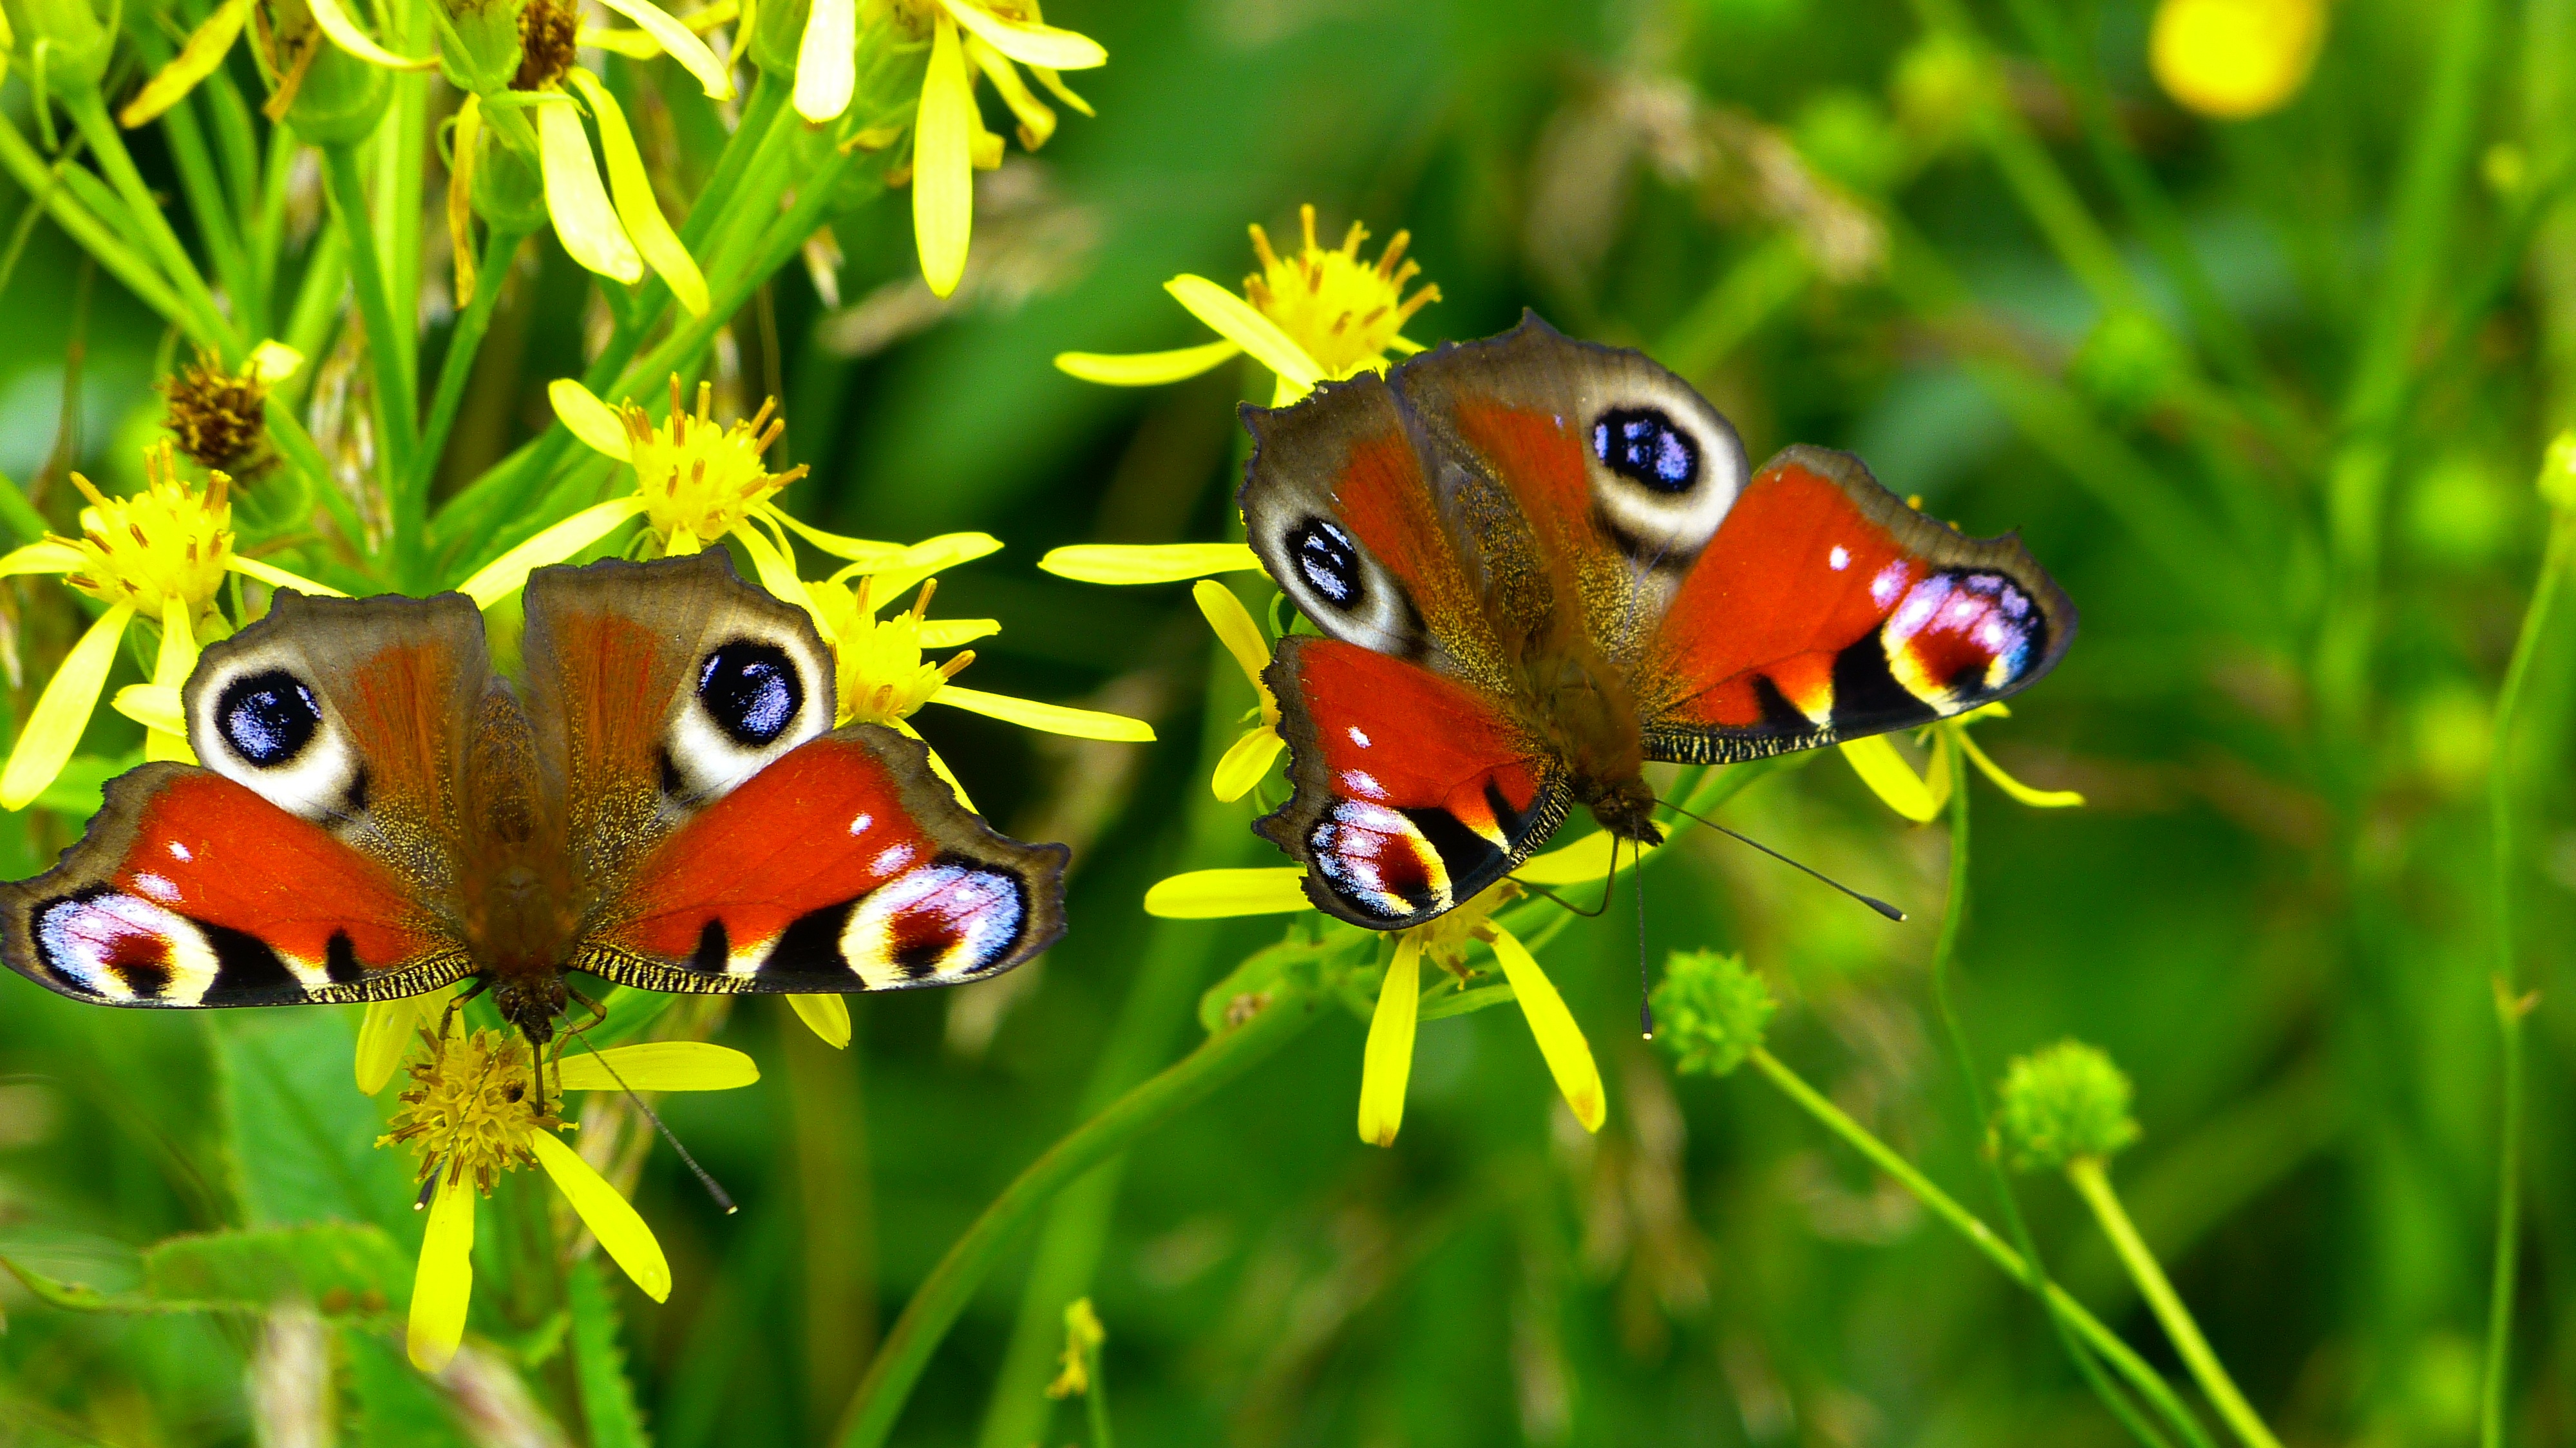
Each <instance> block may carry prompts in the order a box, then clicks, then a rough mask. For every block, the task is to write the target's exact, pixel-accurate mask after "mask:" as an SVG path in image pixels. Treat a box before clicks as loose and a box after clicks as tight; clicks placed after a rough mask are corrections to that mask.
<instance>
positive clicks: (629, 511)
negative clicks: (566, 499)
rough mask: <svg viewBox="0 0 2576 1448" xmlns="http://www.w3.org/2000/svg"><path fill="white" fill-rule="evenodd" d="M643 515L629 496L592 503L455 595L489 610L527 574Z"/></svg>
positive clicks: (505, 556)
mask: <svg viewBox="0 0 2576 1448" xmlns="http://www.w3.org/2000/svg"><path fill="white" fill-rule="evenodd" d="M643 511H644V500H643V499H642V498H639V497H637V496H635V495H634V494H632V493H629V494H628V495H626V496H625V497H623V498H611V499H610V500H608V501H607V502H605V503H595V504H593V505H591V506H590V507H587V508H584V509H582V510H581V511H580V512H578V513H575V514H573V515H572V516H571V517H569V518H566V519H564V520H563V521H562V522H560V523H557V524H556V525H554V526H553V527H551V528H548V529H547V530H545V531H544V532H542V533H539V534H538V535H537V536H535V537H534V538H531V539H529V540H528V541H527V542H525V543H522V544H520V545H519V546H518V547H516V548H513V549H511V550H510V551H509V552H507V553H504V554H502V555H501V556H500V557H498V558H495V559H493V560H492V561H491V562H489V563H486V564H484V565H483V566H482V567H481V568H479V569H476V570H475V573H474V576H473V577H471V578H469V579H467V580H465V581H464V582H463V583H460V584H458V585H456V591H457V592H459V593H461V594H464V595H465V596H466V597H467V598H470V599H472V600H474V606H475V607H477V608H490V607H491V606H492V605H493V604H495V603H498V602H500V601H501V600H502V599H503V598H506V597H508V596H509V594H510V591H511V590H512V589H515V588H517V587H519V586H520V585H521V584H523V583H526V582H527V581H528V575H529V574H530V573H533V572H535V571H536V570H537V569H540V568H543V567H545V566H546V565H547V564H549V563H561V562H562V561H564V560H565V559H567V558H570V557H571V556H573V555H574V554H576V553H579V552H580V551H581V550H583V549H584V548H587V547H589V546H590V545H591V544H593V543H596V542H598V541H599V540H600V539H602V538H605V537H607V536H608V534H609V533H610V531H611V530H613V529H615V528H616V527H617V526H618V525H619V524H621V523H623V522H625V521H626V520H627V519H629V518H632V517H634V516H635V515H636V514H638V513H641V512H643Z"/></svg>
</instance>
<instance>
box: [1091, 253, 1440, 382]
mask: <svg viewBox="0 0 2576 1448" xmlns="http://www.w3.org/2000/svg"><path fill="white" fill-rule="evenodd" d="M1297 214H1298V217H1299V219H1300V220H1301V221H1302V222H1303V223H1304V226H1305V231H1306V244H1305V246H1304V247H1303V248H1301V249H1300V250H1297V251H1295V252H1291V253H1290V254H1289V255H1287V256H1286V257H1281V256H1280V255H1278V254H1277V253H1276V252H1274V251H1272V250H1271V248H1270V237H1269V234H1268V233H1267V232H1264V231H1263V230H1262V229H1261V228H1260V226H1258V225H1255V226H1254V227H1253V228H1252V250H1253V253H1254V254H1255V255H1256V256H1258V257H1259V258H1260V260H1261V270H1260V271H1259V272H1257V273H1255V274H1254V275H1252V276H1248V277H1246V278H1244V280H1243V295H1242V296H1240V297H1238V296H1236V295H1235V294H1234V293H1232V292H1229V291H1227V290H1226V289H1225V288H1223V287H1221V286H1218V285H1217V284H1216V283H1214V282H1212V281H1209V280H1208V279H1207V278H1205V277H1198V276H1190V275H1186V274H1184V275H1181V276H1176V277H1174V278H1172V279H1171V280H1170V281H1168V282H1165V283H1164V284H1163V289H1164V290H1165V291H1168V292H1170V293H1171V294H1172V297H1173V299H1174V300H1176V301H1178V302H1179V303H1180V304H1181V305H1182V306H1184V307H1186V308H1188V309H1189V311H1190V315H1192V316H1194V317H1197V318H1198V319H1199V320H1200V321H1202V322H1205V323H1207V324H1208V325H1209V326H1210V327H1213V328H1215V329H1216V331H1217V334H1218V336H1219V337H1220V338H1222V340H1220V341H1215V342H1209V343H1207V344H1205V345H1203V346H1198V347H1183V348H1180V349H1179V350H1177V351H1171V352H1141V353H1134V354H1129V355H1110V354H1104V353H1099V352H1062V353H1058V354H1057V356H1056V359H1055V365H1056V366H1057V367H1059V368H1061V369H1063V370H1064V371H1066V372H1068V373H1071V374H1072V375H1074V376H1076V377H1079V378H1081V379H1083V380H1084V381H1086V382H1101V383H1107V384H1108V385H1110V386H1113V387H1149V386H1153V385H1155V384H1157V383H1163V382H1177V381H1179V380H1180V379H1182V378H1184V377H1196V376H1197V375H1199V374H1200V373H1202V372H1205V371H1207V370H1208V369H1209V368H1211V367H1215V366H1217V365H1219V364H1221V363H1223V362H1225V361H1227V360H1228V359H1229V358H1232V357H1234V356H1236V355H1237V354H1239V353H1244V352H1249V353H1251V354H1252V358H1253V360H1254V361H1256V362H1259V363H1260V364H1261V365H1262V366H1264V367H1267V368H1269V369H1270V370H1271V372H1272V373H1273V374H1275V375H1276V376H1277V378H1278V382H1277V384H1276V386H1275V387H1274V388H1273V390H1272V395H1271V406H1273V407H1285V406H1287V405H1288V404H1289V403H1291V402H1294V401H1296V400H1297V399H1298V398H1300V397H1303V396H1305V395H1306V394H1307V393H1309V392H1311V391H1313V390H1314V389H1315V385H1316V384H1317V383H1319V382H1326V381H1331V380H1334V379H1338V378H1344V377H1356V376H1358V375H1359V374H1360V373H1362V372H1383V371H1385V370H1386V368H1387V366H1388V365H1389V363H1390V362H1391V361H1392V360H1393V357H1395V356H1405V355H1410V354H1412V353H1415V352H1419V351H1421V350H1422V347H1421V344H1419V343H1417V342H1414V341H1412V340H1410V339H1408V338H1406V337H1405V336H1404V333H1403V328H1404V324H1405V323H1406V322H1408V321H1411V320H1412V318H1413V314H1414V313H1416V312H1418V311H1420V310H1422V308H1423V307H1425V306H1427V305H1428V304H1430V303H1432V302H1436V301H1438V300H1440V288H1438V287H1436V286H1432V285H1428V284H1425V285H1424V286H1422V287H1421V288H1419V289H1417V290H1416V291H1415V292H1414V293H1413V295H1412V296H1410V297H1408V296H1406V295H1405V294H1404V288H1405V284H1406V283H1408V282H1410V281H1412V280H1413V278H1414V277H1415V276H1416V275H1417V274H1419V273H1420V272H1421V270H1422V268H1421V267H1420V266H1419V265H1418V264H1416V263H1414V262H1409V261H1405V260H1404V248H1405V246H1406V244H1407V243H1409V242H1410V241H1411V240H1412V233H1410V232H1404V231H1399V232H1397V233H1396V234H1395V239H1394V240H1393V241H1390V242H1388V243H1387V247H1386V251H1385V253H1384V254H1383V255H1381V256H1380V257H1379V258H1378V259H1377V260H1376V261H1374V262H1366V261H1362V260H1361V259H1360V243H1361V242H1362V241H1364V240H1366V239H1367V237H1368V231H1367V230H1366V228H1364V227H1362V226H1361V225H1360V224H1359V223H1358V222H1356V221H1354V222H1352V223H1351V229H1350V231H1349V232H1348V233H1346V234H1345V235H1344V236H1343V238H1342V244H1341V245H1340V246H1339V247H1336V248H1334V249H1332V250H1329V251H1328V250H1326V249H1324V248H1323V247H1321V246H1319V245H1317V244H1316V241H1315V208H1314V207H1312V206H1303V207H1299V208H1298V213H1297Z"/></svg>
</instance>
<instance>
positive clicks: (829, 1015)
mask: <svg viewBox="0 0 2576 1448" xmlns="http://www.w3.org/2000/svg"><path fill="white" fill-rule="evenodd" d="M787 1003H788V1004H789V1005H791V1006H794V1007H795V1008H796V1019H798V1020H800V1021H803V1022H804V1023H805V1028H806V1029H807V1030H809V1031H812V1032H813V1033H814V1034H815V1035H817V1036H820V1037H821V1038H822V1040H823V1044H824V1045H826V1046H829V1047H831V1048H832V1049H833V1050H835V1051H843V1050H847V1049H849V1045H850V1006H849V1003H848V1002H847V1001H844V1000H842V999H841V998H840V997H839V996H836V995H792V996H789V997H788V998H787Z"/></svg>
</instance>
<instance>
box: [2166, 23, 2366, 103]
mask: <svg viewBox="0 0 2576 1448" xmlns="http://www.w3.org/2000/svg"><path fill="white" fill-rule="evenodd" d="M2325 34H2326V7H2325V0H2163V3H2161V4H2159V5H2158V6H2157V7H2156V16H2155V21H2154V23H2153V25H2152V27H2151V28H2150V29H2149V31H2148V33H2147V63H2148V67H2149V68H2150V69H2152V70H2153V71H2154V72H2155V77H2156V83H2157V84H2158V85H2161V86H2163V87H2164V89H2165V94H2167V95H2169V96H2172V97H2173V98H2174V100H2175V101H2176V102H2178V103H2180V104H2181V105H2182V106H2184V107H2185V108H2187V109H2190V110H2194V111H2197V112H2199V113H2200V114H2202V115H2204V116H2210V117H2213V118H2215V119H2217V120H2222V121H2242V120H2248V119H2251V118H2253V117H2255V116H2260V115H2266V114H2269V113H2270V112H2273V111H2276V110H2279V109H2280V108H2281V107H2283V106H2285V105H2288V104H2289V103H2290V99H2291V97H2293V96H2295V95H2297V94H2298V93H2299V89H2300V87H2302V86H2305V85H2306V84H2307V83H2308V74H2309V72H2311V71H2313V70H2314V69H2316V64H2317V52H2318V50H2319V49H2320V48H2321V47H2322V46H2323V45H2324V43H2325Z"/></svg>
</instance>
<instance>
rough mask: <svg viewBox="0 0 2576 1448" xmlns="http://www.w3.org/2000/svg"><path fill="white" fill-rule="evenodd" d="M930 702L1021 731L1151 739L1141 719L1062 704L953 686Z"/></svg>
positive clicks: (1150, 731) (1150, 730)
mask: <svg viewBox="0 0 2576 1448" xmlns="http://www.w3.org/2000/svg"><path fill="white" fill-rule="evenodd" d="M930 702H931V703H933V704H946V705H948V706H949V707H950V708H952V709H963V710H965V711H966V712H968V713H970V714H981V715H983V716H985V717H986V718H988V719H999V720H1001V721H1002V722H1003V723H1005V724H1017V725H1019V726H1020V727H1021V728H1023V729H1037V730H1042V731H1044V732H1046V733H1048V734H1068V735H1071V736H1072V737H1074V738H1076V739H1112V740H1129V741H1133V742H1136V743H1144V742H1146V741H1148V740H1150V739H1152V738H1153V737H1154V726H1153V725H1151V724H1148V723H1146V722H1145V721H1144V720H1142V719H1130V718H1128V717H1127V716H1126V715H1124V714H1104V713H1101V712H1100V711H1099V710H1097V709H1068V708H1066V707H1065V706H1064V705H1062V704H1041V703H1039V702H1038V701H1036V700H1035V699H1014V698H1012V697H1011V696H1010V695H1008V694H987V693H985V692H984V691H983V690H981V689H967V688H961V687H959V686H958V685H955V684H950V685H948V686H947V687H945V688H943V689H941V690H940V691H939V692H938V693H936V694H933V695H931V696H930Z"/></svg>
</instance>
